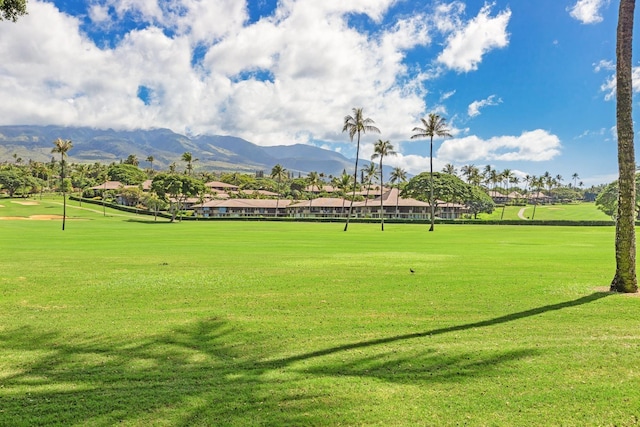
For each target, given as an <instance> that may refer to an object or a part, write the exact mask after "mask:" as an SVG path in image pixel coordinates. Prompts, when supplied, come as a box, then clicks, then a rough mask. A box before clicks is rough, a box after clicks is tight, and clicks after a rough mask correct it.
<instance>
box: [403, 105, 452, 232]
mask: <svg viewBox="0 0 640 427" xmlns="http://www.w3.org/2000/svg"><path fill="white" fill-rule="evenodd" d="M420 120H421V121H422V125H423V126H424V128H421V127H414V128H413V131H412V132H416V133H414V134H413V135H411V139H416V138H429V177H430V180H429V187H430V193H429V205H430V207H431V227H429V231H433V230H434V228H435V215H436V206H435V205H436V203H435V200H434V199H433V137H434V136H439V137H443V138H444V137H447V136H451V134H450V133H449V129H448V128H447V124H446V120H445V119H444V117H440V116H439V115H438V114H435V113H430V114H429V118H428V119H427V120H425V119H420Z"/></svg>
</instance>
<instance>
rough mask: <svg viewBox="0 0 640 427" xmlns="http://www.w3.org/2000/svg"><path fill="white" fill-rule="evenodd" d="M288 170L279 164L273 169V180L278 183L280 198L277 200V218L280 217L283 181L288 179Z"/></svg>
mask: <svg viewBox="0 0 640 427" xmlns="http://www.w3.org/2000/svg"><path fill="white" fill-rule="evenodd" d="M287 176H288V175H287V170H286V169H285V168H284V167H283V166H282V165H281V164H279V163H278V164H277V165H275V166H274V167H273V168H272V169H271V178H273V179H275V180H276V181H277V182H278V198H277V199H276V217H277V216H278V205H279V204H280V193H282V180H283V179H287Z"/></svg>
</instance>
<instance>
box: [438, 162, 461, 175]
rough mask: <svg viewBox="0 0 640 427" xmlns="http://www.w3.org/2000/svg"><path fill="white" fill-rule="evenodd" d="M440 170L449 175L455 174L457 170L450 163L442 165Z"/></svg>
mask: <svg viewBox="0 0 640 427" xmlns="http://www.w3.org/2000/svg"><path fill="white" fill-rule="evenodd" d="M442 172H444V173H448V174H449V175H455V174H457V173H458V170H457V169H456V167H455V166H453V165H452V164H451V163H447V164H446V165H444V167H443V168H442Z"/></svg>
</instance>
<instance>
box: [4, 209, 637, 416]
mask: <svg viewBox="0 0 640 427" xmlns="http://www.w3.org/2000/svg"><path fill="white" fill-rule="evenodd" d="M55 202H56V201H51V200H44V201H42V202H41V204H40V205H38V206H22V205H17V204H12V203H10V201H7V200H0V205H4V206H5V207H4V208H0V216H14V215H15V216H29V215H31V214H42V213H51V214H57V213H59V212H60V211H61V207H60V205H57V204H55ZM91 208H92V209H93V208H95V207H91ZM7 213H10V215H9V214H7ZM68 213H69V214H70V216H71V219H69V220H68V222H67V227H66V230H65V231H64V232H63V231H61V229H60V225H61V224H60V221H23V220H15V221H6V220H0V251H1V253H2V254H3V255H4V256H3V261H2V270H1V271H0V295H1V298H0V355H1V357H0V425H11V426H20V425H24V426H32V425H98V426H107V425H114V424H119V425H132V426H147V425H171V426H187V425H189V426H191V425H202V426H210V425H237V426H240V425H242V426H245V425H246V426H256V425H265V426H266V425H269V426H272V425H283V426H291V425H296V426H299V425H323V426H324V425H380V426H389V425H395V426H401V425H407V426H414V425H437V426H443V425H444V426H446V425H497V426H501V425H504V426H512V425H563V426H584V425H635V424H637V422H638V418H639V417H640V396H639V395H638V393H637V390H638V388H639V387H640V371H639V370H638V369H637V367H636V366H635V365H636V359H637V355H638V352H639V350H640V330H639V328H638V326H640V325H639V323H638V320H637V318H638V316H637V313H638V309H639V308H640V307H639V304H640V299H638V298H635V297H628V296H621V295H611V294H609V293H606V292H600V291H598V289H600V287H602V286H607V284H608V282H609V280H610V279H611V277H612V275H613V269H614V260H613V259H614V257H613V237H614V229H613V227H523V226H517V227H516V226H513V227H511V226H502V225H501V226H488V225H478V226H476V225H446V226H445V225H437V226H436V231H435V232H433V233H429V232H427V228H428V226H427V225H404V224H388V225H387V226H386V227H385V231H384V232H380V231H379V227H378V226H377V225H374V224H352V225H350V227H349V231H348V232H346V233H345V232H343V231H342V225H341V224H336V223H333V224H323V223H279V222H245V221H238V222H235V221H225V222H202V221H200V222H195V221H192V222H182V223H174V224H169V223H167V222H166V220H162V221H160V220H159V221H158V222H156V223H154V222H153V219H152V218H146V217H139V218H136V217H135V216H128V217H118V216H112V215H113V214H115V212H111V211H109V210H107V211H106V213H107V216H103V213H102V212H101V210H100V209H99V208H98V209H97V211H96V212H91V211H85V210H80V209H77V208H76V204H75V202H74V203H73V204H71V205H70V206H69V210H68ZM536 215H537V213H536ZM409 268H413V269H414V270H415V273H414V274H411V273H410V272H409Z"/></svg>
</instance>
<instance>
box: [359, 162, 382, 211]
mask: <svg viewBox="0 0 640 427" xmlns="http://www.w3.org/2000/svg"><path fill="white" fill-rule="evenodd" d="M360 171H361V172H362V173H363V174H364V180H363V184H364V185H365V186H366V187H367V195H366V196H365V198H364V207H365V208H366V207H367V203H368V201H369V191H370V190H371V185H372V184H373V179H374V178H375V177H376V175H377V174H378V167H377V166H376V164H375V163H373V162H369V163H368V164H367V166H365V167H363V168H362V169H360ZM380 185H381V186H382V184H380Z"/></svg>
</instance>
